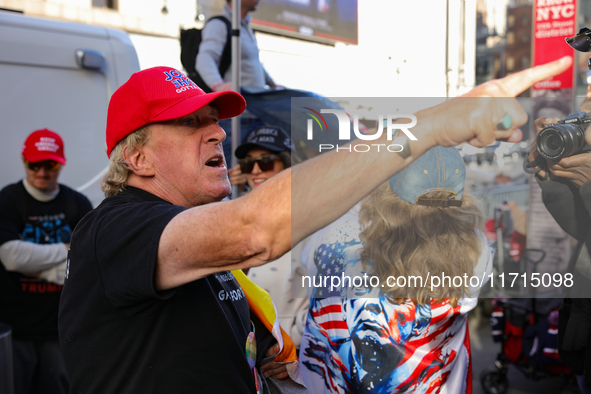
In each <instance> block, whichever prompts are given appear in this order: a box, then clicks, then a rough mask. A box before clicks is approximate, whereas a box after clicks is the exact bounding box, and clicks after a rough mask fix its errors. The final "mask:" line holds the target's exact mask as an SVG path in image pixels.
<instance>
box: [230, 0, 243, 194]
mask: <svg viewBox="0 0 591 394" xmlns="http://www.w3.org/2000/svg"><path fill="white" fill-rule="evenodd" d="M240 23H241V20H240V0H232V90H234V91H235V92H238V93H240ZM238 145H240V117H239V116H236V117H234V118H232V153H231V155H232V160H231V163H232V168H233V167H234V166H236V164H238V160H237V159H236V156H234V151H235V150H236V148H238ZM235 198H238V186H233V187H232V199H235Z"/></svg>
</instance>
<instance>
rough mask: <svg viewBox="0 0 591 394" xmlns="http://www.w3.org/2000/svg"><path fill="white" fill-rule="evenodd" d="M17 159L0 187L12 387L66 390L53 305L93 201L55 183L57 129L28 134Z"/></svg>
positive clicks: (1, 315)
mask: <svg viewBox="0 0 591 394" xmlns="http://www.w3.org/2000/svg"><path fill="white" fill-rule="evenodd" d="M22 160H23V163H24V165H25V171H26V178H25V179H24V180H23V181H20V182H17V183H15V184H12V185H9V186H6V187H5V188H4V189H2V191H0V261H1V262H2V264H0V321H1V322H3V323H8V324H9V325H10V326H11V327H12V336H13V339H14V341H13V354H14V373H15V382H14V383H15V393H17V394H20V393H67V392H68V387H69V384H68V378H67V375H66V371H65V367H64V363H63V359H62V356H61V353H60V351H59V346H58V340H57V312H58V304H59V297H60V293H61V289H62V285H63V279H64V275H65V269H66V256H67V253H68V245H69V242H70V236H71V234H72V230H73V229H74V227H75V226H76V224H77V223H78V221H80V219H82V217H83V216H84V215H85V214H86V213H88V212H89V211H90V210H91V209H92V206H91V204H90V201H88V199H87V198H86V197H84V196H83V195H82V194H80V193H78V192H76V191H74V190H72V189H70V188H69V187H67V186H64V185H60V184H59V183H58V177H59V174H60V171H61V167H62V166H63V165H65V164H66V157H65V155H64V143H63V141H62V139H61V137H60V136H59V135H58V134H57V133H55V132H53V131H51V130H47V129H43V130H37V131H35V132H33V133H31V135H29V137H28V138H27V139H26V141H25V143H24V145H23V149H22Z"/></svg>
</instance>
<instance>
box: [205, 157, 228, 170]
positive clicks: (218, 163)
mask: <svg viewBox="0 0 591 394" xmlns="http://www.w3.org/2000/svg"><path fill="white" fill-rule="evenodd" d="M205 165H206V166H208V167H224V158H223V157H221V156H214V157H212V158H211V159H209V160H208V161H207V163H205Z"/></svg>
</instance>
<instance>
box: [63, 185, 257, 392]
mask: <svg viewBox="0 0 591 394" xmlns="http://www.w3.org/2000/svg"><path fill="white" fill-rule="evenodd" d="M185 209H187V208H184V207H179V206H175V205H172V204H170V203H168V202H166V201H164V200H162V199H160V198H158V197H156V196H154V195H152V194H150V193H147V192H145V191H143V190H140V189H136V188H132V187H128V188H127V191H126V192H124V193H122V194H119V195H117V196H113V197H109V198H107V199H105V200H104V201H103V203H102V204H101V205H100V206H99V207H97V208H96V209H95V210H94V211H93V212H92V213H91V214H89V215H87V216H86V217H85V218H84V220H83V221H82V222H81V223H80V224H79V225H78V227H77V228H76V231H75V232H74V234H73V236H72V242H71V244H70V254H69V263H68V272H67V276H66V283H65V285H64V289H63V293H62V298H61V302H60V312H59V329H60V346H61V349H62V353H63V355H64V359H65V362H66V367H67V369H68V374H69V376H70V382H71V391H70V392H71V393H85V394H91V393H179V394H182V393H232V394H234V393H254V392H255V386H254V378H253V375H252V372H251V370H250V368H249V365H248V361H247V359H246V356H245V347H246V339H247V336H248V333H249V332H250V330H251V323H250V319H249V309H248V303H247V300H246V297H245V295H244V292H243V291H242V289H241V287H240V285H239V284H238V282H237V281H236V279H235V278H234V275H233V274H232V273H231V272H220V273H217V274H214V275H210V276H208V277H206V278H203V279H199V280H196V281H194V282H191V283H188V284H186V285H183V286H180V287H178V288H175V289H173V290H169V291H164V292H158V291H156V290H155V289H154V269H155V264H156V259H157V252H158V243H159V240H160V236H161V234H162V232H163V230H164V228H165V227H166V225H167V224H168V223H169V222H170V220H172V219H173V218H174V217H175V216H176V215H177V214H179V213H181V212H183V211H184V210H185ZM220 231H223V227H220ZM178 247H179V248H182V247H183V245H182V244H179V245H178Z"/></svg>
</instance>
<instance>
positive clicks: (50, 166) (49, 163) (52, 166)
mask: <svg viewBox="0 0 591 394" xmlns="http://www.w3.org/2000/svg"><path fill="white" fill-rule="evenodd" d="M25 165H26V166H27V168H28V169H29V170H31V171H35V172H37V171H39V170H40V169H41V168H42V167H43V168H45V171H47V172H51V171H57V170H58V169H59V168H60V167H61V164H60V163H58V162H57V161H55V160H43V161H37V162H35V163H30V162H28V161H25Z"/></svg>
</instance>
